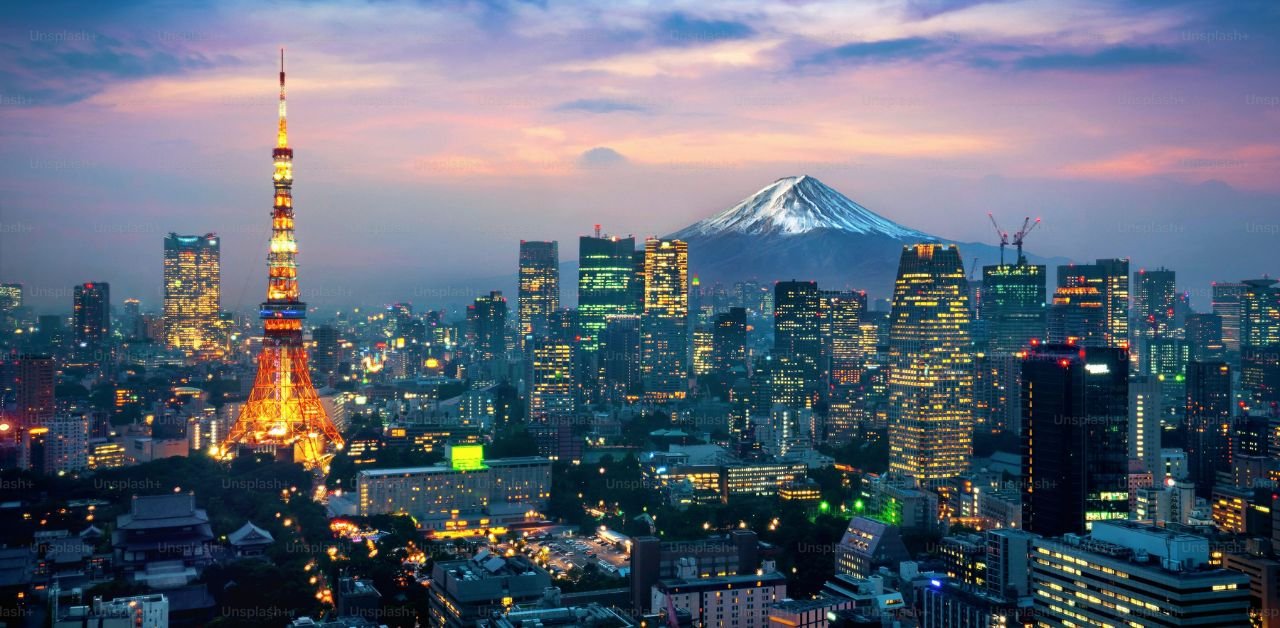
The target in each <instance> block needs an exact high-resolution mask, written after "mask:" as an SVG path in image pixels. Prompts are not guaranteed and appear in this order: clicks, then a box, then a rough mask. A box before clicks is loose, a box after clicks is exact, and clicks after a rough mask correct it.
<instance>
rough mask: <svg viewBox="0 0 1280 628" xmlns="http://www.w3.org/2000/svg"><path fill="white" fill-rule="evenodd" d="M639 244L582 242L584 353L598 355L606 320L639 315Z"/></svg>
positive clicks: (580, 299) (580, 306) (607, 240)
mask: <svg viewBox="0 0 1280 628" xmlns="http://www.w3.org/2000/svg"><path fill="white" fill-rule="evenodd" d="M635 249H636V240H635V238H632V237H626V238H619V237H616V236H614V237H607V236H606V237H600V236H599V234H598V233H597V235H596V237H592V236H582V237H581V238H579V239H578V329H579V331H580V334H581V336H582V350H583V351H585V352H587V353H588V354H594V353H595V351H596V349H597V348H598V347H599V338H600V333H601V332H603V331H604V326H605V319H606V318H608V317H609V316H611V315H614V314H639V313H640V311H639V309H638V308H637V304H636V301H635V299H636V293H635V291H634V290H635V288H634V287H633V285H632V284H633V277H634V275H635V272H636V268H635V260H634V255H635Z"/></svg>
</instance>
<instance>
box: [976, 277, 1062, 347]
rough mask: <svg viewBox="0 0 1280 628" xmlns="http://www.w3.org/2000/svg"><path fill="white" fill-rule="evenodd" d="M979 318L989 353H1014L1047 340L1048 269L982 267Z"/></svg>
mask: <svg viewBox="0 0 1280 628" xmlns="http://www.w3.org/2000/svg"><path fill="white" fill-rule="evenodd" d="M979 318H981V319H982V321H983V324H984V325H985V326H986V332H987V351H989V352H993V353H1014V352H1017V351H1021V350H1022V349H1023V348H1025V347H1026V346H1027V345H1028V344H1030V343H1031V340H1032V339H1041V340H1043V339H1044V337H1045V331H1046V328H1045V325H1046V324H1047V309H1046V307H1045V267H1044V266H1035V265H1032V264H999V265H995V266H983V267H982V303H981V306H980V308H979Z"/></svg>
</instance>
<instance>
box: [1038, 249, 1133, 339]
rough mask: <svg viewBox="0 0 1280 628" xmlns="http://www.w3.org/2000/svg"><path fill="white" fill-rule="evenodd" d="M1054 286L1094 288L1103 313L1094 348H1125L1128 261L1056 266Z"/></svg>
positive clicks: (1126, 336)
mask: <svg viewBox="0 0 1280 628" xmlns="http://www.w3.org/2000/svg"><path fill="white" fill-rule="evenodd" d="M1058 287H1059V289H1061V288H1081V287H1093V288H1097V290H1098V293H1097V294H1098V298H1099V299H1100V301H1101V303H1102V305H1101V307H1102V312H1103V314H1102V318H1103V323H1102V325H1103V330H1102V334H1103V338H1102V343H1101V344H1100V345H1098V346H1107V347H1126V348H1127V347H1128V346H1129V260H1127V259H1099V260H1097V261H1095V262H1094V263H1092V264H1074V265H1068V266H1059V267H1058ZM1059 292H1061V290H1059ZM1056 296H1057V295H1056V294H1055V298H1056ZM1081 344H1084V343H1081Z"/></svg>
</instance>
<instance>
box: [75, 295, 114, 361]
mask: <svg viewBox="0 0 1280 628" xmlns="http://www.w3.org/2000/svg"><path fill="white" fill-rule="evenodd" d="M72 296H73V302H72V309H73V312H72V318H73V320H74V329H73V330H72V339H73V340H74V341H75V343H76V349H77V350H78V351H80V352H87V353H92V352H94V351H99V350H101V349H103V348H104V347H105V346H106V344H107V343H108V342H109V341H110V339H111V285H110V284H108V283H106V282H105V281H90V282H86V283H82V284H80V285H78V286H76V287H75V290H74V291H73V295H72Z"/></svg>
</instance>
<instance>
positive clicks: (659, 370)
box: [640, 238, 689, 401]
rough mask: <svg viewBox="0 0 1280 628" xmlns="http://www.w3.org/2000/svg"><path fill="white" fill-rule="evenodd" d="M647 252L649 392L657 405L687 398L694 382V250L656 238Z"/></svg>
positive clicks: (645, 369) (644, 329) (644, 324)
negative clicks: (691, 358)
mask: <svg viewBox="0 0 1280 628" xmlns="http://www.w3.org/2000/svg"><path fill="white" fill-rule="evenodd" d="M644 250H645V256H644V314H643V315H642V316H641V321H640V325H641V335H642V338H641V343H642V352H643V355H644V360H643V362H642V366H641V373H642V374H643V380H644V392H645V395H646V396H647V397H648V398H649V399H651V400H654V401H664V400H668V399H673V398H683V397H684V395H685V391H686V389H687V387H688V384H687V382H688V377H689V340H688V338H689V245H688V244H685V243H684V242H683V241H681V240H659V239H657V238H650V239H648V240H645V243H644Z"/></svg>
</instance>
